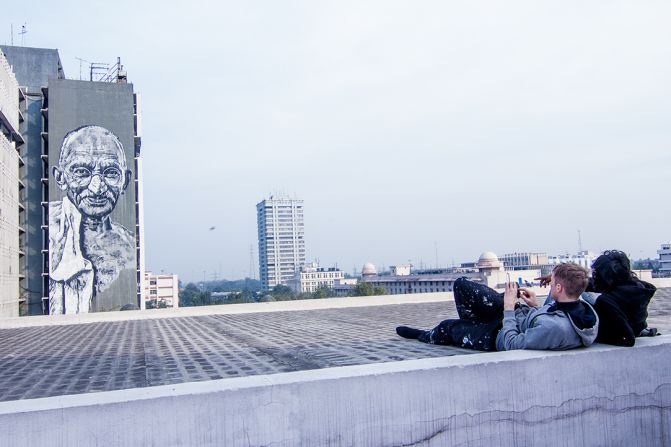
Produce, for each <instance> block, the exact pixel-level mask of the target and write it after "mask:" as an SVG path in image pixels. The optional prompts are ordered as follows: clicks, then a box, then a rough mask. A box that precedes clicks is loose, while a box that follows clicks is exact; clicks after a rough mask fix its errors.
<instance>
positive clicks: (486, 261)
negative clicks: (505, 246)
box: [478, 251, 501, 269]
mask: <svg viewBox="0 0 671 447" xmlns="http://www.w3.org/2000/svg"><path fill="white" fill-rule="evenodd" d="M499 267H501V263H500V262H499V257H498V256H496V254H495V253H492V252H491V251H486V252H484V253H483V254H481V255H480V259H478V268H481V269H482V268H484V269H486V268H499Z"/></svg>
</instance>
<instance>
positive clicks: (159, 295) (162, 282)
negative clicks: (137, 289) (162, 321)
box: [144, 272, 179, 309]
mask: <svg viewBox="0 0 671 447" xmlns="http://www.w3.org/2000/svg"><path fill="white" fill-rule="evenodd" d="M144 296H145V308H153V309H156V308H163V307H179V278H178V277H177V275H164V274H156V273H152V272H145V273H144Z"/></svg>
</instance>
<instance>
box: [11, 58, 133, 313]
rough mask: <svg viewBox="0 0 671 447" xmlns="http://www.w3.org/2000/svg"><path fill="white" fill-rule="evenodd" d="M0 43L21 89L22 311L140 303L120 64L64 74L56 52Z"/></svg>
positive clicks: (129, 111) (127, 88)
mask: <svg viewBox="0 0 671 447" xmlns="http://www.w3.org/2000/svg"><path fill="white" fill-rule="evenodd" d="M0 49H1V50H2V52H3V53H4V54H5V55H6V57H7V59H8V61H9V62H10V64H12V66H13V69H14V72H15V74H16V78H17V81H18V84H19V85H20V86H22V88H24V89H25V96H26V107H25V109H26V126H25V131H24V135H25V136H24V138H25V140H26V144H25V150H24V154H22V157H23V159H24V160H25V163H26V168H25V170H24V172H23V173H22V174H21V180H22V181H23V183H24V184H25V187H26V188H25V189H26V193H25V206H26V213H25V234H26V236H25V247H26V250H25V251H26V256H25V259H26V262H25V287H23V289H24V290H25V291H26V312H25V313H27V314H30V315H34V314H58V313H67V314H70V313H86V312H95V311H106V310H118V309H120V308H121V307H123V306H124V305H137V306H138V307H140V306H141V305H142V304H143V303H142V300H141V296H142V294H143V288H142V278H143V274H144V267H143V262H142V259H143V257H142V256H141V251H142V250H141V246H142V240H141V234H142V226H143V222H142V221H141V220H140V216H141V211H142V203H141V201H140V194H139V190H140V188H141V183H140V180H141V172H140V169H141V160H140V132H139V129H140V119H139V118H140V117H139V104H138V96H137V95H136V94H135V93H134V91H133V86H132V84H128V83H127V82H126V76H125V72H124V71H123V67H122V66H121V64H120V62H119V63H118V65H117V66H116V70H115V71H114V72H113V76H112V75H111V74H110V76H107V77H106V79H105V81H104V82H98V81H96V82H94V81H74V80H67V79H65V75H64V72H63V69H62V67H61V63H60V58H59V56H58V52H57V51H56V50H51V49H42V48H28V47H11V46H1V47H0ZM110 73H112V72H110Z"/></svg>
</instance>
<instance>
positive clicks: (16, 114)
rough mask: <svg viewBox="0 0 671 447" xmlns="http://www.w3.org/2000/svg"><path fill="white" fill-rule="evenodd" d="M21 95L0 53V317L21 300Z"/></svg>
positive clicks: (15, 311)
mask: <svg viewBox="0 0 671 447" xmlns="http://www.w3.org/2000/svg"><path fill="white" fill-rule="evenodd" d="M24 102H25V96H24V95H23V92H22V91H20V90H19V84H18V82H17V81H16V77H15V76H14V73H13V71H12V67H11V66H10V65H9V62H7V59H6V58H5V56H4V55H3V54H2V52H0V316H1V317H15V316H18V315H19V302H20V300H21V298H22V294H21V286H22V285H23V284H21V280H22V277H23V272H22V270H21V265H22V263H23V259H22V258H23V257H24V256H25V252H24V251H23V244H24V242H25V237H24V233H25V230H24V229H23V227H22V226H21V223H22V221H23V220H24V218H25V215H24V214H25V206H24V204H23V200H22V196H23V195H25V191H24V189H25V188H24V184H23V182H22V181H21V180H20V171H21V170H23V169H24V168H25V163H24V162H23V159H22V157H21V156H20V155H19V152H20V151H21V148H22V146H23V138H22V137H21V133H20V129H19V127H20V125H21V124H22V123H23V121H24V117H23V114H22V112H21V109H20V105H21V106H22V105H24V104H23V103H24Z"/></svg>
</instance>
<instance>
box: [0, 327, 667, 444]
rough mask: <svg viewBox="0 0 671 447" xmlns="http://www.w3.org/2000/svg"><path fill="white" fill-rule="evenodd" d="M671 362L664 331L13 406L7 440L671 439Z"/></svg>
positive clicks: (5, 417)
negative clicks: (623, 343)
mask: <svg viewBox="0 0 671 447" xmlns="http://www.w3.org/2000/svg"><path fill="white" fill-rule="evenodd" d="M399 343H414V342H411V341H401V340H399ZM669 358H671V336H662V337H656V338H651V339H640V340H638V341H637V345H636V347H635V348H616V347H608V346H604V345H601V346H593V347H591V348H589V349H582V350H574V351H567V352H561V353H560V352H543V351H512V352H499V353H482V354H473V355H468V356H455V357H442V358H437V359H423V360H410V361H402V362H391V363H379V364H372V365H363V366H352V367H342V368H329V369H323V370H312V371H301V372H295V373H283V374H275V375H267V376H251V377H245V378H236V379H225V380H217V381H209V382H196V383H185V384H180V385H171V386H160V387H152V388H136V389H130V390H122V391H112V392H105V393H91V394H81V395H71V396H62V397H52V398H45V399H34V400H21V401H13V402H2V403H0V427H1V429H2V433H3V435H2V437H0V446H15V445H42V446H49V445H67V446H88V445H123V446H126V445H155V446H175V445H189V446H190V445H205V446H221V445H226V446H236V445H244V446H260V445H273V446H295V445H306V446H307V445H309V446H354V445H356V446H390V445H405V446H410V445H423V446H443V445H450V446H457V445H475V446H487V447H489V446H491V445H497V446H507V445H511V446H512V445H544V446H576V445H590V446H599V445H602V446H612V445H671V368H668V366H669V360H668V359H669Z"/></svg>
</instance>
